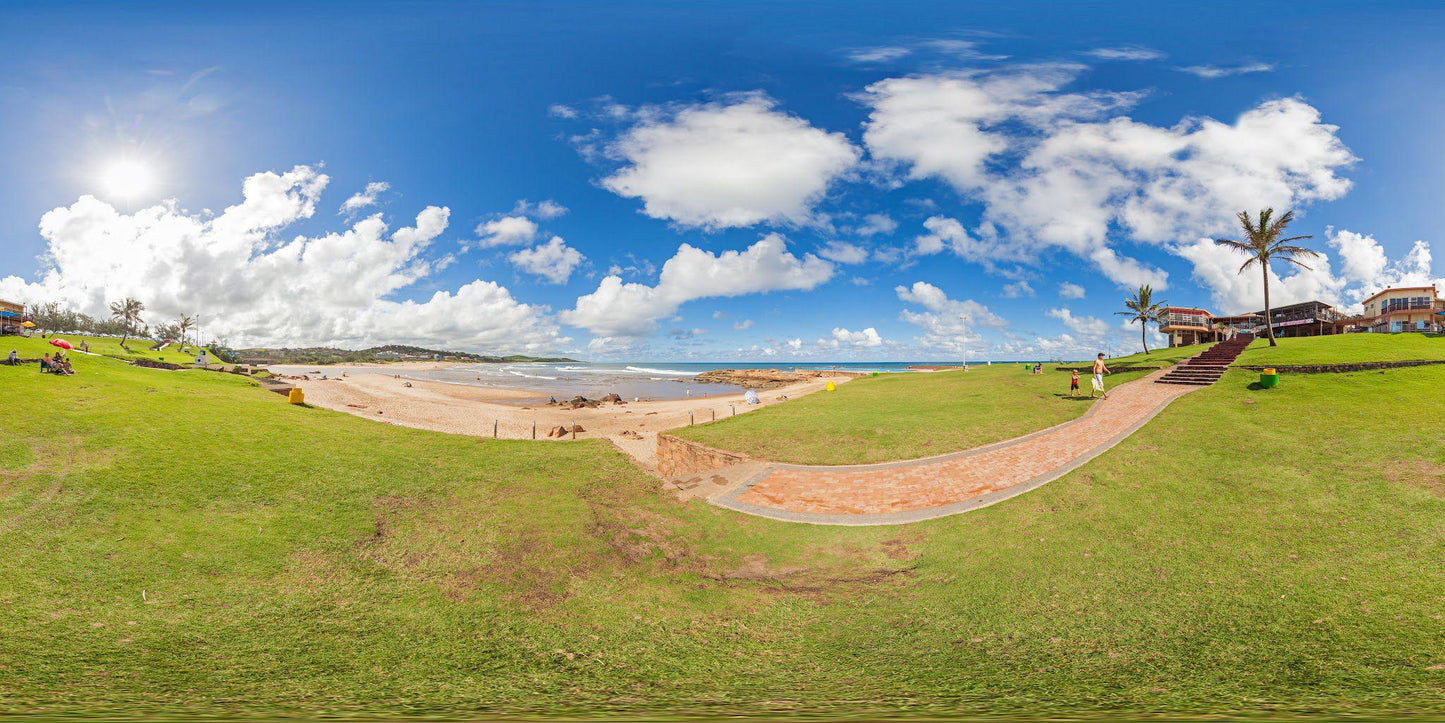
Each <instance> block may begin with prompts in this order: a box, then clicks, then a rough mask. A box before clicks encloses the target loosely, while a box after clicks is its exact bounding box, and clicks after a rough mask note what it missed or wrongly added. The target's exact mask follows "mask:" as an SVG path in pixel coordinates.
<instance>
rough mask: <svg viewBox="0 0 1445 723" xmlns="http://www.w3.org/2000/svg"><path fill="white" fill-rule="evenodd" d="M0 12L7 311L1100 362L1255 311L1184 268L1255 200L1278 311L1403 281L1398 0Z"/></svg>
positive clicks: (1412, 28)
mask: <svg viewBox="0 0 1445 723" xmlns="http://www.w3.org/2000/svg"><path fill="white" fill-rule="evenodd" d="M1003 5H1006V6H1003ZM0 12H3V13H4V15H5V20H6V22H4V23H0V118H4V119H5V122H4V128H5V132H4V133H3V134H0V177H3V178H5V179H7V182H6V183H5V184H4V189H5V192H4V193H0V238H3V239H5V241H4V242H3V244H0V278H3V281H0V296H6V297H13V296H20V297H22V298H24V299H26V300H36V301H42V300H51V299H55V300H62V301H65V302H66V303H69V304H72V305H75V306H78V307H81V308H84V309H87V310H90V311H92V312H97V311H99V309H100V308H101V306H102V305H103V303H104V301H105V300H106V299H114V298H118V297H120V296H123V295H133V296H137V297H139V298H141V299H143V300H145V301H146V302H147V304H148V306H150V308H151V310H152V314H151V317H150V320H152V321H155V322H163V321H165V320H167V319H168V318H170V317H172V316H173V315H175V314H179V313H196V312H200V313H202V314H203V315H204V316H206V317H209V318H210V319H211V320H212V325H211V326H210V329H211V330H213V331H215V332H216V333H217V334H220V335H222V336H224V337H226V338H227V339H228V340H230V341H231V342H232V343H255V344H323V343H324V344H337V345H344V346H360V345H363V344H371V343H383V342H391V341H397V342H411V343H422V344H428V345H437V346H444V347H451V348H468V349H476V350H486V351H499V352H504V351H555V352H565V353H569V354H573V355H577V356H585V357H589V358H596V359H607V358H618V359H642V358H647V359H690V358H691V359H709V360H710V359H719V360H722V359H778V360H786V359H854V358H859V359H888V358H891V359H943V358H951V357H952V356H953V355H955V354H956V353H957V345H958V338H959V336H960V331H961V329H960V328H959V322H958V321H957V317H958V316H959V315H960V314H968V315H969V317H970V319H971V320H972V323H971V324H970V327H969V339H970V343H969V350H970V355H971V356H976V357H978V358H985V357H993V358H999V359H1009V358H1047V357H1053V356H1064V357H1081V356H1085V355H1088V354H1089V352H1091V351H1092V350H1095V349H1098V350H1105V351H1111V352H1113V351H1128V350H1130V349H1132V348H1133V347H1134V346H1135V345H1137V344H1138V336H1139V335H1138V332H1137V328H1136V329H1133V330H1131V329H1129V328H1126V327H1125V326H1124V325H1122V324H1121V323H1120V321H1119V317H1116V316H1114V315H1113V312H1114V311H1115V310H1117V309H1118V308H1120V300H1121V298H1122V296H1123V294H1124V290H1125V289H1126V288H1128V287H1131V286H1134V285H1137V284H1138V283H1142V282H1146V281H1147V282H1152V283H1154V284H1155V286H1156V287H1160V286H1162V287H1163V291H1161V292H1160V293H1159V294H1158V295H1159V296H1160V297H1162V298H1164V299H1166V300H1168V301H1169V302H1171V303H1175V304H1180V305H1201V306H1205V307H1207V308H1211V309H1215V310H1217V311H1239V310H1243V309H1246V308H1249V307H1251V306H1256V305H1257V304H1258V300H1257V297H1258V295H1259V289H1258V286H1259V280H1258V279H1257V278H1255V277H1253V276H1251V277H1249V278H1241V277H1236V276H1235V275H1234V269H1235V268H1236V267H1237V266H1238V263H1239V261H1240V259H1232V258H1231V257H1228V255H1227V254H1225V253H1223V252H1222V251H1219V250H1216V249H1211V248H1207V246H1208V245H1207V244H1201V243H1199V239H1200V238H1203V237H1209V236H1214V235H1221V234H1229V233H1231V229H1232V224H1233V221H1232V218H1231V214H1232V213H1233V212H1234V211H1237V210H1242V209H1244V208H1249V209H1257V208H1258V207H1263V206H1266V205H1276V206H1279V207H1281V208H1283V207H1294V208H1298V209H1299V210H1300V212H1301V218H1300V220H1299V221H1298V222H1297V229H1298V231H1299V232H1300V233H1308V234H1313V235H1314V236H1315V240H1314V242H1313V243H1314V246H1315V247H1316V248H1318V249H1319V250H1320V251H1322V252H1325V253H1326V254H1327V255H1328V258H1327V260H1325V262H1324V263H1323V264H1319V263H1317V264H1314V268H1313V269H1312V271H1311V272H1310V273H1307V274H1305V273H1302V274H1295V272H1293V271H1291V270H1288V269H1280V270H1279V272H1280V274H1282V278H1280V279H1278V280H1277V288H1274V292H1275V295H1274V298H1275V299H1276V301H1277V302H1282V301H1290V300H1303V299H1305V298H1316V297H1318V298H1322V299H1324V300H1326V301H1330V302H1332V303H1340V304H1342V305H1345V306H1349V305H1351V304H1354V303H1357V302H1358V301H1359V300H1360V299H1361V298H1363V296H1364V295H1365V294H1367V293H1369V292H1371V291H1373V290H1376V289H1378V288H1381V287H1383V286H1386V285H1390V284H1397V283H1434V282H1435V281H1436V280H1437V272H1436V270H1435V265H1434V264H1433V261H1432V259H1431V258H1430V249H1429V245H1430V244H1431V243H1433V242H1434V241H1436V237H1437V234H1438V229H1440V228H1441V227H1442V223H1441V222H1442V221H1445V218H1442V216H1445V211H1442V210H1441V205H1440V203H1439V199H1440V198H1442V197H1445V170H1442V167H1445V164H1442V162H1441V161H1442V160H1445V159H1442V158H1441V153H1442V152H1441V150H1440V149H1441V148H1442V147H1445V146H1442V144H1441V142H1440V140H1441V139H1440V134H1441V132H1442V131H1440V129H1439V120H1438V119H1439V118H1440V117H1441V115H1442V111H1445V107H1442V106H1445V83H1442V80H1445V78H1442V77H1441V76H1442V75H1445V68H1442V66H1440V64H1439V63H1438V62H1434V59H1435V58H1437V57H1438V56H1439V55H1440V51H1441V47H1440V45H1441V41H1440V40H1439V38H1440V37H1442V30H1445V28H1442V25H1445V10H1442V9H1439V8H1438V5H1436V4H1431V3H1374V4H1370V5H1368V6H1364V5H1362V4H1352V5H1351V4H1343V3H1312V4H1309V5H1308V6H1307V7H1305V6H1300V5H1299V4H1277V5H1271V4H1261V3H1198V4H1172V5H1169V6H1167V7H1165V6H1160V5H1158V4H1156V3H1091V4H1074V3H1010V4H994V3H990V4H975V5H968V4H961V3H889V4H881V3H879V4H866V5H865V4H855V3H832V2H830V3H791V4H787V5H781V4H776V3H745V2H729V3H660V2H659V3H612V4H606V5H603V4H583V3H545V2H544V3H468V4H460V3H457V4H450V3H424V4H423V3H366V4H361V5H356V4H340V3H335V4H311V5H307V4H274V5H266V4H252V5H251V6H249V7H247V8H244V9H238V8H218V7H212V6H210V5H204V4H201V5H197V4H162V3H147V4H126V5H124V6H120V5H116V4H82V3H37V4H30V5H27V4H24V3H9V4H7V5H6V6H5V8H4V10H3V11H0ZM257 174H263V175H261V176H257ZM253 177H254V178H253ZM248 178H253V181H251V182H248V181H247V179H248ZM243 184H246V186H245V188H246V191H245V193H244V194H243ZM368 184H385V187H384V190H382V186H381V185H373V186H372V188H373V193H370V194H364V195H363V196H362V197H360V198H358V199H357V200H356V201H354V202H352V204H351V207H350V210H347V211H342V210H341V209H342V207H343V204H344V203H346V202H347V201H348V199H350V198H352V197H353V195H355V194H358V193H360V192H363V191H364V190H365V189H366V188H367V186H368ZM87 195H89V196H93V198H91V199H86V198H85V197H86V196H87ZM168 199H173V202H171V203H167V200H168ZM373 199H374V202H370V203H366V201H372V200H373ZM375 214H380V216H379V217H375V218H373V217H374V216H375ZM554 239H556V240H554ZM670 260H671V261H670Z"/></svg>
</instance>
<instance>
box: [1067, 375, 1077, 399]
mask: <svg viewBox="0 0 1445 723" xmlns="http://www.w3.org/2000/svg"><path fill="white" fill-rule="evenodd" d="M1069 396H1071V397H1077V396H1079V370H1078V369H1075V370H1073V371H1072V372H1070V373H1069Z"/></svg>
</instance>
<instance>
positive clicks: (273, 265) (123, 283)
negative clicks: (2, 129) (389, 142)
mask: <svg viewBox="0 0 1445 723" xmlns="http://www.w3.org/2000/svg"><path fill="white" fill-rule="evenodd" d="M328 181H329V179H328V178H327V177H326V176H325V175H324V174H322V173H320V172H318V171H317V170H316V169H313V168H311V167H308V166H297V167H295V168H294V169H292V170H290V171H288V172H285V173H273V172H266V173H258V174H255V175H252V176H250V177H249V178H247V179H246V180H245V183H244V184H243V187H242V199H243V200H242V202H241V203H239V204H236V205H234V206H231V207H229V208H227V209H225V211H223V212H222V213H220V214H219V215H210V214H194V213H189V212H186V211H184V210H182V209H181V208H180V207H179V206H178V204H177V203H176V202H175V201H167V202H165V203H161V204H158V205H155V206H151V207H148V208H143V209H140V210H138V211H136V212H134V213H131V214H126V213H122V212H120V211H118V210H116V209H115V208H114V207H112V206H111V205H109V204H107V203H104V202H102V201H99V200H97V199H96V198H94V197H92V196H82V197H81V198H80V199H79V200H77V201H76V202H75V203H73V204H71V205H69V206H62V207H59V208H56V209H53V210H51V211H49V212H48V213H46V214H45V215H44V217H43V218H42V219H41V221H40V234H41V236H42V237H43V238H44V239H45V242H46V254H45V257H44V258H45V259H46V262H45V264H46V266H45V268H43V269H42V271H41V273H40V275H39V277H38V279H37V280H35V281H25V280H23V279H20V278H18V277H14V276H11V277H7V278H4V279H0V295H3V296H7V297H8V296H17V297H20V298H22V299H26V300H29V301H52V300H53V301H60V302H63V303H66V304H69V305H71V306H73V307H74V308H77V309H78V310H80V311H83V312H86V313H89V314H93V315H103V314H105V309H106V304H107V302H109V301H114V300H117V299H120V298H122V297H126V296H133V297H135V298H138V299H140V300H141V301H142V302H144V303H145V304H146V307H147V315H146V318H147V319H148V320H149V319H154V320H162V319H171V318H175V317H176V316H178V315H180V314H196V313H199V314H200V315H201V317H202V323H203V324H204V328H205V330H206V333H207V334H208V335H213V336H215V337H221V338H227V339H228V340H229V341H230V342H231V343H232V344H234V345H251V344H272V345H289V346H310V345H334V346H347V347H357V346H367V345H372V344H381V343H414V344H426V345H433V346H447V347H449V348H460V349H474V350H511V351H529V350H543V349H552V348H555V347H556V345H557V344H558V342H559V340H558V336H557V329H556V326H555V324H553V323H552V322H551V321H550V320H549V318H548V315H547V309H546V307H538V306H532V305H528V304H524V303H521V302H519V301H517V300H516V299H515V298H514V297H513V296H512V295H511V293H510V292H508V290H507V289H505V288H503V287H501V286H499V285H497V284H495V283H493V282H491V281H483V280H480V279H479V280H476V281H473V282H471V283H468V284H465V285H463V286H461V287H460V288H458V289H456V291H454V292H451V291H438V292H436V293H435V294H433V295H432V297H431V298H429V299H426V300H421V301H418V300H410V299H397V298H395V295H398V294H401V293H402V292H404V291H405V290H407V289H408V288H410V287H412V286H413V285H414V284H416V283H417V282H418V281H421V280H422V279H425V278H428V277H429V276H431V275H432V274H433V273H434V272H435V271H436V270H437V269H438V268H440V267H441V266H444V265H445V264H446V263H447V261H448V258H447V257H441V258H435V257H433V256H429V255H428V254H427V251H428V249H429V246H430V245H431V243H432V242H433V241H434V240H435V239H436V238H437V237H438V236H440V235H441V234H442V233H443V232H444V231H445V230H446V228H447V225H448V220H449V216H450V212H449V211H448V209H446V208H442V207H437V206H428V207H426V208H425V209H423V210H422V211H421V212H420V213H418V214H417V216H416V221H415V223H414V224H412V225H410V226H405V227H402V228H398V229H395V230H392V229H391V228H390V227H389V225H388V224H387V223H386V221H385V220H384V219H383V218H382V216H381V215H380V214H377V215H372V216H369V217H367V218H364V219H361V220H359V221H357V222H356V223H354V224H351V225H350V226H349V227H347V228H344V229H342V230H339V231H333V232H329V233H324V234H321V235H314V236H306V235H297V236H291V237H289V238H285V239H283V238H280V235H281V232H282V231H283V229H285V228H286V227H287V226H289V225H290V224H292V223H295V222H298V221H301V220H303V219H307V218H310V217H311V216H312V215H313V214H314V213H315V208H316V203H317V201H318V199H319V198H320V196H321V193H322V191H323V189H325V188H326V185H327V183H328Z"/></svg>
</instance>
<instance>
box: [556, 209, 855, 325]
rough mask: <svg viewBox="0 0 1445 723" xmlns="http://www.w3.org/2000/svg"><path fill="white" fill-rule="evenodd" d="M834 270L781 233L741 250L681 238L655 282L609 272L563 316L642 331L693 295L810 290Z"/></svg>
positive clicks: (575, 322) (571, 320)
mask: <svg viewBox="0 0 1445 723" xmlns="http://www.w3.org/2000/svg"><path fill="white" fill-rule="evenodd" d="M833 273H834V266H833V264H832V263H830V262H828V261H826V260H824V259H821V258H819V257H817V256H815V255H813V254H805V255H803V256H802V257H798V256H795V255H794V254H792V253H790V252H789V251H788V250H787V244H786V243H785V242H784V240H783V237H782V236H779V235H777V234H769V235H767V236H764V237H763V238H762V239H760V240H758V241H757V243H754V244H753V245H752V246H749V247H748V248H746V249H744V250H742V251H724V252H723V253H721V254H714V253H711V252H709V251H704V250H702V249H699V248H696V247H694V246H691V245H689V244H683V245H682V246H680V247H678V249H677V253H676V254H674V255H673V257H672V258H670V259H668V260H667V263H664V264H663V265H662V272H661V273H660V274H659V275H658V279H657V285H656V286H648V285H646V284H640V283H625V282H623V280H622V278H621V277H619V276H607V277H605V278H603V279H602V282H601V283H600V284H598V286H597V290H596V291H594V292H592V293H591V294H587V295H585V296H581V297H579V298H578V299H577V305H576V307H575V308H573V309H571V310H569V311H563V312H562V313H561V319H562V321H564V322H566V323H568V324H571V325H573V326H577V327H581V328H584V329H587V330H588V331H591V332H592V333H594V334H597V335H599V336H610V337H627V336H640V335H643V334H647V333H649V332H651V331H653V330H654V329H655V328H656V326H657V322H658V321H659V320H661V319H666V318H669V317H671V316H672V315H673V314H674V313H675V312H676V311H677V309H678V307H680V306H681V305H683V304H685V303H687V302H689V301H693V300H695V299H703V298H710V297H731V296H742V295H745V294H757V293H764V292H768V291H779V290H808V289H813V288H815V287H817V286H819V285H820V284H823V283H824V282H826V281H828V280H829V279H831V278H832V277H833Z"/></svg>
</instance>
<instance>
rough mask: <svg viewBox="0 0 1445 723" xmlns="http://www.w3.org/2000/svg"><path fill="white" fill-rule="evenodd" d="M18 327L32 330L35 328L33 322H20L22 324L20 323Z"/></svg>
mask: <svg viewBox="0 0 1445 723" xmlns="http://www.w3.org/2000/svg"><path fill="white" fill-rule="evenodd" d="M20 325H21V326H23V327H25V328H26V329H34V328H35V322H33V321H22V322H20Z"/></svg>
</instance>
